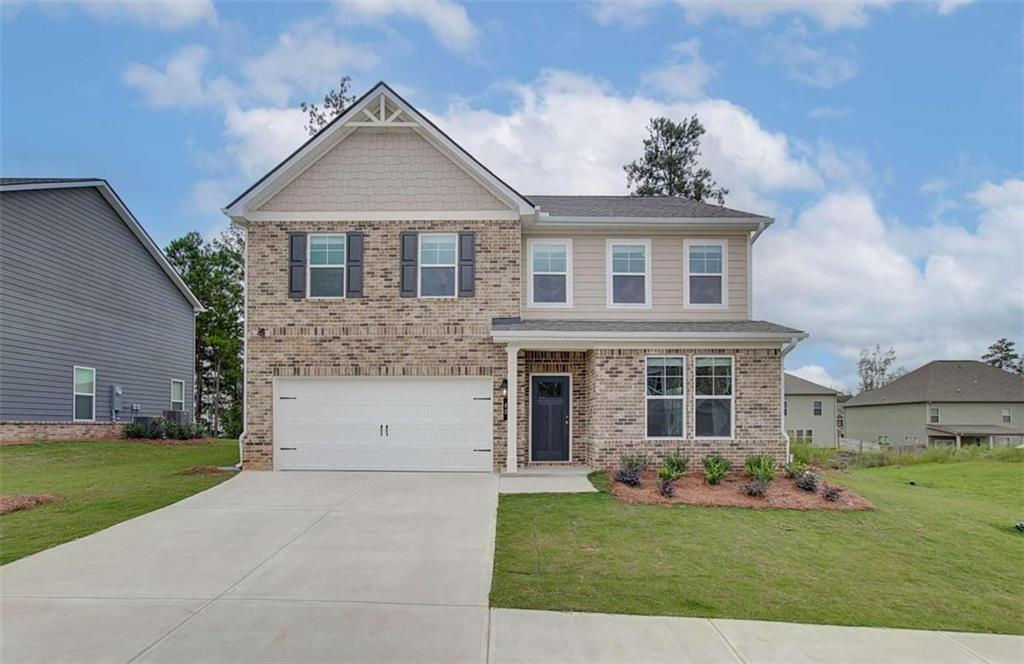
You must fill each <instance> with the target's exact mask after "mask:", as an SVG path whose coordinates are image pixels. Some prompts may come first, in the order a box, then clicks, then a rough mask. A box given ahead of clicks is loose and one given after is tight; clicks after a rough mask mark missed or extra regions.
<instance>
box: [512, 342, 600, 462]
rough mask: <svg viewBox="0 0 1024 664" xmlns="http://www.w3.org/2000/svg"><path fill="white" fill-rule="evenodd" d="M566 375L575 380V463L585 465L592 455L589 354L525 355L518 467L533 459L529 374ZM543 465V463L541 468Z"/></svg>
mask: <svg viewBox="0 0 1024 664" xmlns="http://www.w3.org/2000/svg"><path fill="white" fill-rule="evenodd" d="M531 373H535V374H537V373H567V374H571V376H572V395H571V399H572V402H571V410H572V445H571V449H570V451H571V454H572V459H571V461H572V462H573V463H578V464H586V463H587V461H588V458H589V455H590V449H589V448H590V437H589V436H588V434H587V426H588V423H589V419H588V418H587V414H588V412H589V410H588V408H587V353H585V352H566V351H522V352H520V354H519V409H518V415H517V417H518V419H517V420H516V424H517V425H518V426H517V427H516V430H517V431H518V433H517V434H516V445H517V449H516V453H517V458H518V460H519V466H520V467H522V466H525V465H528V464H529V459H530V456H529V455H530V402H531V397H530V374H531ZM541 465H543V462H542V464H541Z"/></svg>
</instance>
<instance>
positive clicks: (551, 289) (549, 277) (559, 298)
mask: <svg viewBox="0 0 1024 664" xmlns="http://www.w3.org/2000/svg"><path fill="white" fill-rule="evenodd" d="M565 279H566V277H565V275H558V274H535V275H533V301H534V302H559V303H564V302H565V301H566V297H565Z"/></svg>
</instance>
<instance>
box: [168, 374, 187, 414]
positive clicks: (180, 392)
mask: <svg viewBox="0 0 1024 664" xmlns="http://www.w3.org/2000/svg"><path fill="white" fill-rule="evenodd" d="M171 410H185V381H183V380H172V381H171Z"/></svg>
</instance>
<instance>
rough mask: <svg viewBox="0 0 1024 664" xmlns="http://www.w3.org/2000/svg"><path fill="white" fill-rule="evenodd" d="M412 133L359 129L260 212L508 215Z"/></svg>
mask: <svg viewBox="0 0 1024 664" xmlns="http://www.w3.org/2000/svg"><path fill="white" fill-rule="evenodd" d="M508 209H509V206H508V205H506V204H504V203H502V202H501V201H500V200H498V199H497V198H496V197H495V196H494V195H492V194H491V193H490V192H489V191H487V190H486V189H485V188H484V187H482V186H481V185H480V184H478V183H477V182H476V181H475V180H473V179H472V178H471V177H470V176H469V175H467V174H466V173H465V172H464V171H463V170H462V169H460V168H459V167H458V166H456V165H455V163H454V162H452V161H451V160H450V159H449V158H448V157H446V156H445V155H444V154H442V153H441V152H439V151H438V150H437V149H435V148H434V147H433V146H432V145H430V144H429V143H427V141H426V140H425V139H424V138H423V137H421V136H420V135H419V134H417V133H416V132H415V131H413V130H412V129H402V128H390V129H374V128H361V129H356V130H355V131H354V132H353V133H352V134H351V135H350V136H348V137H347V138H345V139H344V140H343V141H342V142H341V143H339V144H338V145H337V146H335V147H334V148H332V149H331V150H330V151H329V152H327V154H325V155H324V156H323V157H321V158H320V159H319V160H318V161H317V162H316V163H314V164H313V165H312V166H310V167H309V168H308V169H306V171H304V172H303V173H302V174H301V175H299V176H298V177H297V178H295V180H294V181H292V182H290V183H289V184H288V185H287V186H285V187H284V189H282V190H281V191H280V192H279V193H278V194H277V195H275V196H274V197H273V198H271V199H270V200H269V201H267V202H266V203H265V204H264V205H263V206H262V207H261V208H260V211H261V212H282V211H285V212H309V211H317V210H319V211H328V212H330V211H342V210H350V211H359V212H370V211H399V210H460V211H465V210H474V211H476V210H508Z"/></svg>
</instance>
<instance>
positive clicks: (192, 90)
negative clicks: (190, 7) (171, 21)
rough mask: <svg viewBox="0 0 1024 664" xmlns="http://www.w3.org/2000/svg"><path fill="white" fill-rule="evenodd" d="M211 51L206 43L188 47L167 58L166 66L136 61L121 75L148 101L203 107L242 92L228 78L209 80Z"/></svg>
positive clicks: (158, 103)
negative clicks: (204, 45)
mask: <svg viewBox="0 0 1024 664" xmlns="http://www.w3.org/2000/svg"><path fill="white" fill-rule="evenodd" d="M208 60H209V52H208V51H207V50H206V49H205V48H203V47H202V46H196V45H192V46H185V47H183V48H182V49H180V50H179V51H178V52H176V53H175V54H174V55H172V56H171V57H169V58H167V60H166V62H165V64H164V67H163V69H158V68H156V67H151V66H149V65H142V64H132V65H129V66H128V68H127V69H126V70H125V71H124V73H123V74H122V76H121V78H122V79H123V80H124V82H125V83H126V84H128V85H129V86H131V87H134V88H138V89H139V90H140V91H142V93H143V94H144V95H145V97H146V102H147V103H149V104H151V105H153V106H157V107H161V108H167V107H170V106H183V107H187V106H202V105H206V104H213V103H218V102H222V101H225V100H226V99H229V98H231V97H233V96H235V95H237V94H238V90H237V88H236V87H235V86H234V85H233V84H232V83H231V82H230V81H228V80H227V79H225V78H216V79H214V80H212V81H207V80H205V68H206V64H207V61H208Z"/></svg>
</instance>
